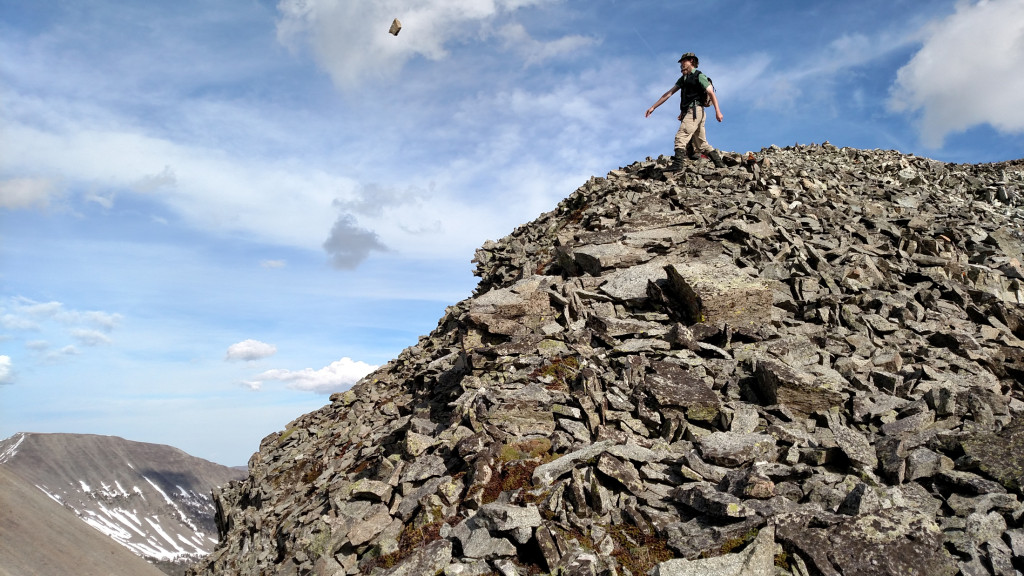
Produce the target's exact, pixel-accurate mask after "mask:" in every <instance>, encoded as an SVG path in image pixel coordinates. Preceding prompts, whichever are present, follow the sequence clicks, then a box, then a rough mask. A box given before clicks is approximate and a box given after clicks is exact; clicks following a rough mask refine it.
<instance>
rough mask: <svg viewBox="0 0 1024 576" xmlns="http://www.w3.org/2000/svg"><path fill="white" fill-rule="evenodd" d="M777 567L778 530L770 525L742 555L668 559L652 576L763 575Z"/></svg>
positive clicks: (655, 569) (659, 565)
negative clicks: (776, 538)
mask: <svg viewBox="0 0 1024 576" xmlns="http://www.w3.org/2000/svg"><path fill="white" fill-rule="evenodd" d="M774 568H775V528H774V527H773V526H768V527H766V528H764V529H762V530H761V531H760V532H758V534H757V537H756V538H754V541H753V542H751V543H750V544H749V545H748V546H747V547H746V548H745V549H744V550H743V551H742V552H736V553H732V554H726V555H723V556H716V557H714V558H706V559H702V560H685V559H678V560H668V561H666V562H662V563H660V564H658V565H657V566H656V567H655V568H654V570H653V571H651V572H650V574H651V575H652V576H764V575H765V574H771V573H772V572H773V571H774Z"/></svg>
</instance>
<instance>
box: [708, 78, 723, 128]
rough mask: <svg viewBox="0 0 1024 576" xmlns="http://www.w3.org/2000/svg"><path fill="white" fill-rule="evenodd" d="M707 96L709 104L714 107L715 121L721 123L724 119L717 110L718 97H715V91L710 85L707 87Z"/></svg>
mask: <svg viewBox="0 0 1024 576" xmlns="http://www.w3.org/2000/svg"><path fill="white" fill-rule="evenodd" d="M708 94H710V95H711V104H712V105H713V106H714V107H715V120H718V121H719V122H721V121H722V119H723V118H725V117H724V116H722V112H721V111H720V110H719V109H718V96H716V95H715V89H714V88H713V87H712V86H710V85H709V86H708Z"/></svg>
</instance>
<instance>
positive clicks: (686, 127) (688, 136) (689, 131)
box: [672, 109, 697, 170]
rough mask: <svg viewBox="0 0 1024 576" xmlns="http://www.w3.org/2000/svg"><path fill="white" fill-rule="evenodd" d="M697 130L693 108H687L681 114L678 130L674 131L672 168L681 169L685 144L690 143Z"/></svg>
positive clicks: (684, 158) (684, 157)
mask: <svg viewBox="0 0 1024 576" xmlns="http://www.w3.org/2000/svg"><path fill="white" fill-rule="evenodd" d="M696 132H697V120H695V119H694V117H693V110H692V109H690V110H687V111H686V112H685V113H684V114H683V120H682V121H681V122H680V123H679V130H678V131H676V141H675V146H674V148H675V156H674V157H673V160H672V169H673V170H682V169H683V162H684V161H685V160H686V153H687V146H688V145H695V144H696V143H693V144H691V140H693V137H694V135H695V134H696Z"/></svg>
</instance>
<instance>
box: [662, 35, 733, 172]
mask: <svg viewBox="0 0 1024 576" xmlns="http://www.w3.org/2000/svg"><path fill="white" fill-rule="evenodd" d="M699 64H700V60H699V59H698V58H697V55H696V54H694V53H693V52H687V53H686V54H683V57H682V58H680V59H679V71H680V72H682V73H683V75H682V76H680V77H679V80H676V83H675V84H674V85H673V86H672V88H670V89H669V91H668V92H665V93H664V94H663V95H662V96H661V98H659V99H658V101H657V102H655V103H654V106H651V107H650V108H648V109H647V114H645V115H644V118H649V117H650V115H651V114H653V113H654V109H655V108H657V107H658V106H661V105H662V104H664V103H665V101H666V100H668V99H669V98H670V97H671V96H672V95H673V94H675V93H676V92H678V91H680V90H682V94H680V102H679V121H680V124H679V131H678V132H676V142H675V156H674V157H673V159H672V168H671V169H672V170H682V168H683V161H684V159H685V158H686V145H687V144H689V143H691V141H692V143H693V149H694V151H695V152H696V153H703V154H707V157H708V158H711V161H712V162H714V163H715V166H716V167H717V168H725V163H724V162H722V155H721V154H719V153H718V150H715V149H714V148H713V147H712V146H711V145H710V144H708V140H707V136H706V135H705V132H704V106H705V105H706V103H707V101H710V102H711V105H712V106H714V107H715V119H716V120H718V121H719V122H721V121H722V118H723V116H722V112H721V111H720V110H719V108H718V96H715V88H714V86H712V85H711V80H710V79H709V78H708V77H707V76H705V75H704V73H703V72H701V71H700V70H697V66H698V65H699ZM705 94H706V97H705Z"/></svg>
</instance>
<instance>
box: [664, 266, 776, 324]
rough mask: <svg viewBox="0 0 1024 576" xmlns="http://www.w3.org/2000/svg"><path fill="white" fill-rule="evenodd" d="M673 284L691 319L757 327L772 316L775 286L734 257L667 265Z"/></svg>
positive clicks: (687, 316)
mask: <svg viewBox="0 0 1024 576" xmlns="http://www.w3.org/2000/svg"><path fill="white" fill-rule="evenodd" d="M665 271H666V272H667V273H668V280H669V286H671V288H672V291H673V293H674V294H675V296H676V298H678V299H679V300H680V302H682V305H683V308H684V310H685V314H686V318H688V319H689V320H690V322H708V323H712V324H715V323H719V322H723V323H726V324H728V325H730V326H734V327H742V326H756V325H759V324H763V323H766V322H770V321H771V318H772V289H771V288H770V287H769V286H768V284H767V282H765V281H759V280H754V279H752V278H751V277H750V276H749V275H748V274H745V273H744V272H742V271H741V270H740V269H739V268H738V267H737V266H736V265H735V264H733V262H732V261H731V260H730V259H727V258H726V259H723V258H717V259H713V260H698V261H695V262H688V263H686V264H670V265H669V266H666V267H665Z"/></svg>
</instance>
